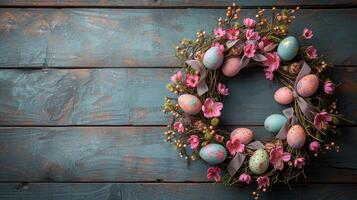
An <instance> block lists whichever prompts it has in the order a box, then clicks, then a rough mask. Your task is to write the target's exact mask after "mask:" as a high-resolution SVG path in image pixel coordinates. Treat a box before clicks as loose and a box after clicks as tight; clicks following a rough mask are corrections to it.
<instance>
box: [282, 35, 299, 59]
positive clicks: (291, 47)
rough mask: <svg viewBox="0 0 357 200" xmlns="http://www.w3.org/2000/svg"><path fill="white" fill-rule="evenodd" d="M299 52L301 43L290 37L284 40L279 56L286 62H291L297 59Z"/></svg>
mask: <svg viewBox="0 0 357 200" xmlns="http://www.w3.org/2000/svg"><path fill="white" fill-rule="evenodd" d="M298 51H299V43H298V40H297V39H296V38H295V37H293V36H289V37H286V38H285V39H283V40H282V41H281V42H280V43H279V46H278V55H279V57H280V58H281V59H282V60H284V61H289V60H292V59H293V58H295V56H296V55H297V53H298Z"/></svg>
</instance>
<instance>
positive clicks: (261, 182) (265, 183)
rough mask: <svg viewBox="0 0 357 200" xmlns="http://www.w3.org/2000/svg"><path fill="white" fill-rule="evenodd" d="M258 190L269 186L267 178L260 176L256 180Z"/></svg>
mask: <svg viewBox="0 0 357 200" xmlns="http://www.w3.org/2000/svg"><path fill="white" fill-rule="evenodd" d="M257 182H258V185H259V188H267V187H269V185H270V183H269V182H270V180H269V178H268V177H267V176H260V177H258V178H257Z"/></svg>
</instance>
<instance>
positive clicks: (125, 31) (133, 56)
mask: <svg viewBox="0 0 357 200" xmlns="http://www.w3.org/2000/svg"><path fill="white" fill-rule="evenodd" d="M255 12H256V10H255V9H245V10H243V11H242V14H241V16H244V17H249V16H250V17H253V16H255ZM224 13H225V9H159V10H157V9H15V8H14V9H9V8H8V9H0V43H1V44H2V48H1V49H0V67H7V68H10V67H161V66H167V67H172V66H175V65H177V61H176V59H175V58H174V57H173V48H174V47H175V46H176V45H177V44H178V42H179V40H180V39H182V38H183V37H188V38H193V37H194V36H195V33H196V31H197V30H199V29H206V30H212V28H214V27H215V26H216V20H217V18H218V16H221V15H224ZM355 17H356V12H355V9H321V10H319V9H305V10H301V11H300V12H299V14H297V20H296V21H295V23H294V24H293V25H292V26H291V32H292V33H293V34H295V35H301V33H302V30H303V28H305V27H306V26H307V25H306V22H307V21H308V22H309V24H308V26H309V28H311V29H313V30H314V34H315V37H314V39H313V40H312V42H313V43H314V44H315V46H316V47H317V48H318V53H323V54H324V55H326V56H327V58H328V59H329V61H332V62H334V63H335V64H336V65H356V64H357V50H356V48H355V46H356V45H357V37H355V32H356V27H357V22H356V20H351V19H353V18H355ZM162 19H165V20H164V21H163V20H162ZM331 29H333V31H331ZM331 41H335V42H331Z"/></svg>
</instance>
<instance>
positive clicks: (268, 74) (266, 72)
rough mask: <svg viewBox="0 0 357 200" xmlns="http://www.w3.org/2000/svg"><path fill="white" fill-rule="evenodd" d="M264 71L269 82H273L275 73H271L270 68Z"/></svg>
mask: <svg viewBox="0 0 357 200" xmlns="http://www.w3.org/2000/svg"><path fill="white" fill-rule="evenodd" d="M264 71H265V78H266V79H268V80H273V78H274V72H271V71H269V70H268V68H266V69H264Z"/></svg>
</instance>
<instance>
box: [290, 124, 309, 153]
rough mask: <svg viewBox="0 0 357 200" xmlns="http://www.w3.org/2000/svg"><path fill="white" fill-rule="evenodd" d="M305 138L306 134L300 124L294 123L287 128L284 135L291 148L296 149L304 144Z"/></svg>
mask: <svg viewBox="0 0 357 200" xmlns="http://www.w3.org/2000/svg"><path fill="white" fill-rule="evenodd" d="M305 140H306V134H305V131H304V128H303V127H302V126H300V125H294V126H292V127H291V128H290V129H289V131H288V134H287V136H286V141H287V142H288V144H289V145H290V146H291V147H292V148H294V149H298V148H300V147H302V146H304V144H305Z"/></svg>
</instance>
